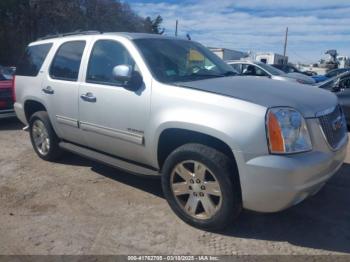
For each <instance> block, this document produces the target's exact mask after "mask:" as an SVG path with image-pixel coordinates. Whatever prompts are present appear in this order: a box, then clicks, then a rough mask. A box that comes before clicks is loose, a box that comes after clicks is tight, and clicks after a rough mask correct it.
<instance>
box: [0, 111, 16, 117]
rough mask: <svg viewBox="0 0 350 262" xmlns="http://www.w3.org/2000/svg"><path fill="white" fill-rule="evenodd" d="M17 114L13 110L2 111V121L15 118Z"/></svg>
mask: <svg viewBox="0 0 350 262" xmlns="http://www.w3.org/2000/svg"><path fill="white" fill-rule="evenodd" d="M15 116H16V113H15V111H14V110H13V109H7V110H0V119H4V118H11V117H15Z"/></svg>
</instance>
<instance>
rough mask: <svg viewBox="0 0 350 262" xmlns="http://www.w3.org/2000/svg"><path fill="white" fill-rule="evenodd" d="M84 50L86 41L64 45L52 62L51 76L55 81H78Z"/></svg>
mask: <svg viewBox="0 0 350 262" xmlns="http://www.w3.org/2000/svg"><path fill="white" fill-rule="evenodd" d="M84 48H85V41H72V42H66V43H64V44H62V45H61V46H60V48H59V49H58V51H57V53H56V55H55V57H54V59H53V61H52V64H51V67H50V76H51V77H52V78H54V79H61V80H67V81H77V80H78V74H79V68H80V62H81V57H82V55H83V52H84Z"/></svg>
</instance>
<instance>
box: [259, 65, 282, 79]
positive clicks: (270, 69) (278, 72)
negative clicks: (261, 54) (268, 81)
mask: <svg viewBox="0 0 350 262" xmlns="http://www.w3.org/2000/svg"><path fill="white" fill-rule="evenodd" d="M258 65H259V66H260V67H261V68H262V69H265V70H266V71H267V72H269V73H270V74H271V75H274V76H280V75H284V74H285V73H284V72H283V71H281V70H279V69H277V68H275V67H273V66H271V65H267V64H265V63H258Z"/></svg>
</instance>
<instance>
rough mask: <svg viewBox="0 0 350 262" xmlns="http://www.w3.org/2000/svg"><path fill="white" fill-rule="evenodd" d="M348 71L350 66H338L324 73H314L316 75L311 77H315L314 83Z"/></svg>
mask: <svg viewBox="0 0 350 262" xmlns="http://www.w3.org/2000/svg"><path fill="white" fill-rule="evenodd" d="M348 71H350V68H338V69H333V70H330V71H329V72H328V73H327V74H325V75H316V76H313V77H312V78H313V79H315V81H316V83H319V82H323V81H326V80H328V79H330V78H333V77H335V76H337V75H340V74H342V73H345V72H348Z"/></svg>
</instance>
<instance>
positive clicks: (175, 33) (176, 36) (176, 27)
mask: <svg viewBox="0 0 350 262" xmlns="http://www.w3.org/2000/svg"><path fill="white" fill-rule="evenodd" d="M178 24H179V22H178V21H177V19H176V24H175V37H177V26H178Z"/></svg>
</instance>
